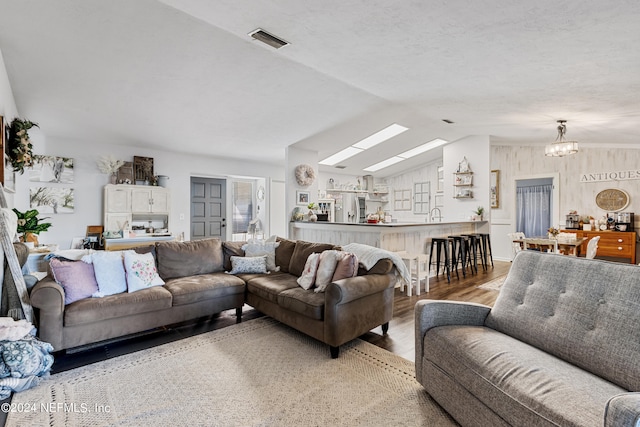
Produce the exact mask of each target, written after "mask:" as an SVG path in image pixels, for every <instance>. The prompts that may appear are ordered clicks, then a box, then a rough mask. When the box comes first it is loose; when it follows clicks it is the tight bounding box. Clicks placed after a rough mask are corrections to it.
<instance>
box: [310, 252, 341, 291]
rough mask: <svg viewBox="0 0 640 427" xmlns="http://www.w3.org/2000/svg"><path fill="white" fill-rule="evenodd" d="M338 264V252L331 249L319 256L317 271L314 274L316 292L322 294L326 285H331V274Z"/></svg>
mask: <svg viewBox="0 0 640 427" xmlns="http://www.w3.org/2000/svg"><path fill="white" fill-rule="evenodd" d="M337 263H338V251H336V250H335V249H331V250H328V251H324V252H322V253H321V254H320V261H319V262H318V271H317V273H316V281H315V285H316V289H315V291H316V292H324V290H325V289H326V287H327V285H328V284H329V283H331V279H332V278H333V273H334V271H335V269H336V264H337Z"/></svg>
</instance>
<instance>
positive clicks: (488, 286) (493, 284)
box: [476, 274, 507, 291]
mask: <svg viewBox="0 0 640 427" xmlns="http://www.w3.org/2000/svg"><path fill="white" fill-rule="evenodd" d="M506 278H507V275H506V274H505V275H504V276H500V277H497V278H495V279H493V280H490V281H488V282H487V283H483V284H482V285H479V286H476V287H477V288H478V289H484V290H485V291H499V290H500V288H501V287H502V285H504V280H505V279H506Z"/></svg>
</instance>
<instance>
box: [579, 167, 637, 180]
mask: <svg viewBox="0 0 640 427" xmlns="http://www.w3.org/2000/svg"><path fill="white" fill-rule="evenodd" d="M633 179H640V170H626V171H613V172H590V173H583V174H580V182H602V181H630V180H633Z"/></svg>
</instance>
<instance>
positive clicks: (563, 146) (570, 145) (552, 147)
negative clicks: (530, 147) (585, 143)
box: [544, 120, 578, 157]
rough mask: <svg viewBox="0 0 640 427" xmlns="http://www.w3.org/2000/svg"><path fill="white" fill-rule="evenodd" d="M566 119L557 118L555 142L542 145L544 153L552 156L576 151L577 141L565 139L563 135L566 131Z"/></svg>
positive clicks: (560, 155)
mask: <svg viewBox="0 0 640 427" xmlns="http://www.w3.org/2000/svg"><path fill="white" fill-rule="evenodd" d="M566 122H567V121H566V120H558V123H559V124H558V137H557V138H556V140H555V142H553V143H551V144H549V145H547V146H546V147H544V155H545V156H552V157H562V156H568V155H571V154H575V153H577V152H578V141H566V140H565V139H564V135H565V134H566V133H567V125H565V123H566Z"/></svg>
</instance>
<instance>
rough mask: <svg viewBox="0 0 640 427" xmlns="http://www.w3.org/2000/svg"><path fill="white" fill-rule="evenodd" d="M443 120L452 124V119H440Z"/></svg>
mask: <svg viewBox="0 0 640 427" xmlns="http://www.w3.org/2000/svg"><path fill="white" fill-rule="evenodd" d="M442 121H443V122H445V123H449V124H450V125H451V124H453V121H451V120H449V119H442Z"/></svg>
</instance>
